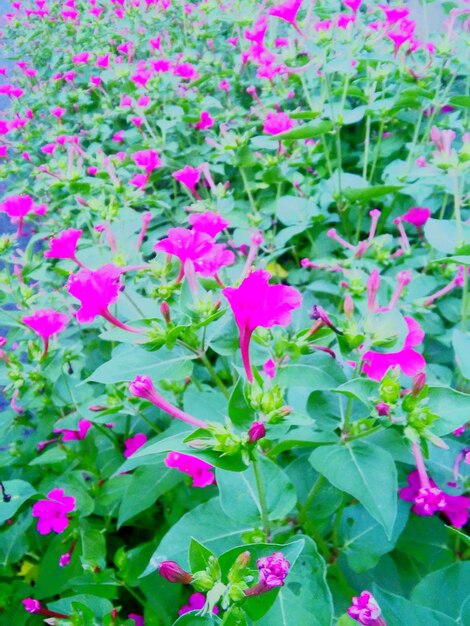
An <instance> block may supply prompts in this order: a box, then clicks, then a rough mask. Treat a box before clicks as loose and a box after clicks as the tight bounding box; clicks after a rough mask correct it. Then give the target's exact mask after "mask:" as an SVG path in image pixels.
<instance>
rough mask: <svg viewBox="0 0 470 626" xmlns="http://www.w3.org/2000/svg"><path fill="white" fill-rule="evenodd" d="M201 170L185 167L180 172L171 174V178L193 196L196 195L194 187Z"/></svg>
mask: <svg viewBox="0 0 470 626" xmlns="http://www.w3.org/2000/svg"><path fill="white" fill-rule="evenodd" d="M201 173H202V171H201V168H199V167H191V166H190V165H185V166H184V167H183V169H182V170H178V171H176V172H173V174H172V176H173V178H175V179H176V180H177V181H178V182H180V183H181V184H182V185H184V186H185V187H187V188H188V189H189V190H190V191H191V192H192V193H193V194H194V195H196V197H197V194H196V185H197V184H198V182H199V179H200V178H201Z"/></svg>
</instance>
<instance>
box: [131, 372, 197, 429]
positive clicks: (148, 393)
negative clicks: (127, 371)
mask: <svg viewBox="0 0 470 626" xmlns="http://www.w3.org/2000/svg"><path fill="white" fill-rule="evenodd" d="M129 392H130V393H131V394H132V395H133V396H137V397H138V398H145V400H148V401H149V402H151V403H152V404H154V405H155V406H157V407H158V408H159V409H161V410H162V411H165V413H168V414H169V415H171V416H172V417H175V418H176V419H180V420H182V421H183V422H186V423H187V424H191V425H192V426H196V427H197V428H207V423H206V422H203V421H202V420H200V419H197V418H196V417H193V416H192V415H189V414H188V413H185V412H184V411H182V410H181V409H179V408H178V407H176V406H175V405H174V404H171V402H168V400H165V398H164V397H163V396H161V395H160V394H159V393H158V391H157V390H156V389H155V387H154V385H153V383H152V380H151V378H150V376H136V377H135V378H134V380H133V381H132V382H131V383H129Z"/></svg>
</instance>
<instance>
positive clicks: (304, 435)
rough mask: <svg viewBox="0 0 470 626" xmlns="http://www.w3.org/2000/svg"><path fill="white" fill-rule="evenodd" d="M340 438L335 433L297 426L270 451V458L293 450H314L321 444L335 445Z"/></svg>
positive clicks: (279, 439)
mask: <svg viewBox="0 0 470 626" xmlns="http://www.w3.org/2000/svg"><path fill="white" fill-rule="evenodd" d="M336 441H338V436H337V435H336V434H335V433H331V432H325V431H323V430H314V429H313V428H312V427H309V426H300V427H297V426H295V427H294V428H291V429H290V430H289V432H288V433H287V434H286V435H284V436H283V437H279V438H278V439H277V443H275V444H274V446H273V447H272V448H271V449H270V450H269V456H270V457H272V458H275V457H276V456H277V455H278V454H280V453H281V452H285V451H286V450H292V448H313V447H314V446H315V445H316V444H319V443H335V442H336Z"/></svg>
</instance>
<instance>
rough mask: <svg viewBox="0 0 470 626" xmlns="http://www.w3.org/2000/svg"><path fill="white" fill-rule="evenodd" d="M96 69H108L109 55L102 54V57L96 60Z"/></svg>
mask: <svg viewBox="0 0 470 626" xmlns="http://www.w3.org/2000/svg"><path fill="white" fill-rule="evenodd" d="M95 65H96V67H104V68H106V67H108V66H109V54H104V55H103V56H98V57H97V58H96V63H95Z"/></svg>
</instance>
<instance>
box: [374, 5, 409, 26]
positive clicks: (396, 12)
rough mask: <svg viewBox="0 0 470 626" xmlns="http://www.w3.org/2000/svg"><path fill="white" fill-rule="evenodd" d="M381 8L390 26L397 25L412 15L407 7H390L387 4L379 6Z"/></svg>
mask: <svg viewBox="0 0 470 626" xmlns="http://www.w3.org/2000/svg"><path fill="white" fill-rule="evenodd" d="M379 7H380V8H381V9H382V11H383V12H384V13H385V17H386V18H387V22H388V23H389V24H396V23H397V22H399V21H400V20H402V19H403V18H404V17H408V15H409V14H410V10H409V9H407V8H406V7H390V6H388V5H387V4H379Z"/></svg>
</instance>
